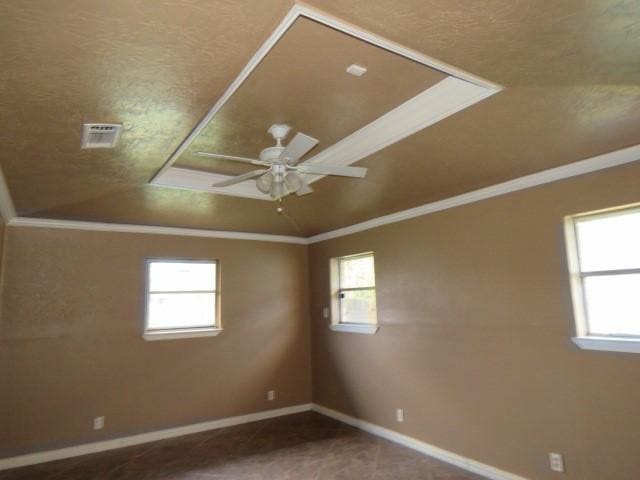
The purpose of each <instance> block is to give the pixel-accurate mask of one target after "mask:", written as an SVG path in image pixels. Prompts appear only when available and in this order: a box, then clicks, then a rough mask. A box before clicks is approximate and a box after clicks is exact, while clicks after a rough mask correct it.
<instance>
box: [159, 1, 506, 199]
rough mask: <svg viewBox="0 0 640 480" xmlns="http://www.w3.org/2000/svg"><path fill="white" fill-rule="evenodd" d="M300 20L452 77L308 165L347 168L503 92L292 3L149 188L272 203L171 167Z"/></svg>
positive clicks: (244, 186) (251, 191)
mask: <svg viewBox="0 0 640 480" xmlns="http://www.w3.org/2000/svg"><path fill="white" fill-rule="evenodd" d="M299 17H306V18H309V19H311V20H314V21H316V22H319V23H322V24H324V25H326V26H328V27H330V28H333V29H336V30H339V31H341V32H344V33H346V34H348V35H350V36H353V37H355V38H358V39H360V40H362V41H365V42H367V43H370V44H372V45H376V46H378V47H380V48H383V49H385V50H387V51H389V52H391V53H394V54H396V55H400V56H403V57H405V58H407V59H410V60H412V61H414V62H417V63H419V64H421V65H424V66H426V67H429V68H435V69H437V70H439V71H441V72H444V73H447V74H448V75H450V77H447V78H446V79H444V80H442V81H441V82H439V83H438V84H436V85H435V86H432V87H430V88H428V89H427V90H425V91H424V92H422V93H421V94H419V95H417V96H415V97H414V98H412V99H410V100H408V101H407V102H405V103H404V104H402V105H400V106H399V107H397V108H395V109H393V110H391V111H390V112H388V113H387V114H385V115H383V116H382V117H380V118H379V119H377V120H375V121H373V122H371V123H370V124H368V125H366V126H364V127H363V128H361V129H360V130H358V131H357V132H355V133H353V134H352V135H350V136H348V137H346V138H344V139H343V140H341V141H340V142H338V143H337V144H335V145H333V146H331V147H329V148H327V149H325V150H324V151H322V152H321V153H320V154H318V155H316V156H315V157H313V158H311V159H309V160H308V161H309V162H311V163H316V162H318V163H327V164H332V163H335V164H341V165H349V164H351V163H354V162H356V161H358V160H360V159H362V158H364V157H366V156H368V155H371V154H372V153H374V152H376V151H378V150H380V149H382V148H385V147H387V146H389V145H391V144H393V143H395V142H398V141H399V140H402V139H403V138H405V137H407V136H409V135H411V134H413V133H415V132H417V131H419V130H421V129H423V128H426V127H427V126H429V125H432V124H434V123H436V122H438V121H440V120H442V119H443V118H446V117H448V116H449V115H453V114H454V113H456V112H458V111H460V110H463V109H464V108H467V107H469V106H470V105H473V104H474V103H476V102H479V101H480V100H482V99H484V98H486V97H488V96H490V95H493V94H495V93H497V92H499V91H500V90H502V88H503V87H501V86H500V85H498V84H496V83H493V82H489V81H487V80H485V79H483V78H480V77H478V76H476V75H472V74H470V73H468V72H465V71H464V70H461V69H459V68H456V67H453V66H451V65H448V64H446V63H444V62H441V61H439V60H436V59H434V58H432V57H429V56H428V55H424V54H422V53H420V52H417V51H415V50H412V49H410V48H407V47H405V46H403V45H400V44H398V43H396V42H392V41H390V40H388V39H386V38H384V37H381V36H379V35H375V34H373V33H371V32H368V31H366V30H363V29H361V28H358V27H356V26H354V25H351V24H348V23H346V22H344V21H342V20H340V19H338V18H335V17H332V16H330V15H327V14H325V13H323V12H321V11H319V10H316V9H314V8H311V7H308V6H306V5H300V4H296V5H294V6H293V7H292V8H291V10H289V12H288V13H287V14H286V15H285V17H284V19H283V20H282V21H281V22H280V24H279V25H278V26H277V27H276V29H275V30H274V31H273V33H272V34H271V35H270V36H269V38H268V39H267V40H266V41H265V42H264V43H263V44H262V45H261V46H260V48H259V49H258V51H257V52H256V53H255V54H254V56H253V57H252V58H251V59H250V60H249V62H248V63H247V65H245V67H244V68H243V69H242V71H241V72H240V74H239V75H238V76H237V77H236V78H235V79H234V81H233V82H232V83H231V85H229V87H228V88H227V90H226V91H225V92H224V94H223V95H222V96H221V97H220V99H218V101H217V102H216V103H215V104H214V105H213V106H212V107H211V109H210V110H209V111H208V112H207V114H206V115H205V116H204V118H202V120H201V121H200V122H199V123H198V125H197V126H196V127H195V128H194V129H193V131H192V132H191V133H190V134H189V135H188V136H187V138H185V140H184V141H183V142H182V143H181V144H180V145H179V146H178V148H177V149H176V150H175V151H174V152H173V153H172V154H171V156H170V157H169V158H168V159H167V161H166V162H165V163H164V165H163V166H162V167H161V168H160V170H159V171H158V172H157V173H156V174H155V175H154V177H153V178H152V179H151V182H150V183H151V184H152V185H162V186H165V187H174V188H185V189H195V190H201V191H207V192H210V193H217V194H222V195H231V196H240V197H248V198H256V199H259V200H268V201H271V198H270V197H269V196H267V195H263V194H261V193H260V192H259V191H257V189H256V188H253V187H254V184H253V181H246V182H242V183H239V184H236V185H233V186H229V187H225V188H213V187H211V184H212V183H214V181H212V179H213V178H214V177H213V176H215V180H216V181H220V180H225V179H228V178H230V177H229V176H227V175H218V174H212V173H208V172H202V171H198V170H192V169H185V168H180V171H179V172H177V171H175V169H174V167H172V165H173V164H174V163H175V162H176V161H177V160H178V158H179V157H180V156H181V155H182V154H183V153H184V152H185V151H186V150H187V148H188V147H189V145H191V143H192V142H193V141H194V140H195V139H196V137H197V136H198V135H199V134H200V133H201V132H202V131H203V130H204V128H206V126H207V125H208V124H209V123H210V122H211V120H212V119H213V118H214V117H215V115H216V114H217V113H218V112H219V111H220V109H222V107H223V106H224V105H225V104H226V102H227V101H228V100H229V99H230V98H231V96H232V95H233V94H234V93H235V92H236V91H237V90H238V88H240V86H241V85H242V84H243V82H244V81H245V80H246V79H247V78H248V77H249V75H250V74H251V73H252V72H253V71H254V70H255V68H256V67H257V66H258V65H259V63H260V62H261V61H262V59H263V58H264V57H265V56H266V55H267V54H268V53H269V51H270V50H271V49H272V48H273V47H274V46H275V45H276V43H277V42H278V40H279V39H280V38H281V37H282V36H283V35H284V34H285V33H286V32H287V30H288V29H289V27H291V25H292V24H293V23H294V22H295V21H296V19H298V18H299ZM198 177H202V178H198ZM323 177H324V176H322V175H314V176H309V181H312V182H313V181H317V180H319V179H321V178H323Z"/></svg>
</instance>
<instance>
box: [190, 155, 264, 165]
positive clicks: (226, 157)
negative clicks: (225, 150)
mask: <svg viewBox="0 0 640 480" xmlns="http://www.w3.org/2000/svg"><path fill="white" fill-rule="evenodd" d="M196 155H198V156H200V157H209V158H219V159H221V160H233V161H234V162H242V163H252V164H253V165H267V164H266V163H265V162H263V161H262V160H258V159H257V158H247V157H236V156H234V155H222V154H221V153H207V152H196Z"/></svg>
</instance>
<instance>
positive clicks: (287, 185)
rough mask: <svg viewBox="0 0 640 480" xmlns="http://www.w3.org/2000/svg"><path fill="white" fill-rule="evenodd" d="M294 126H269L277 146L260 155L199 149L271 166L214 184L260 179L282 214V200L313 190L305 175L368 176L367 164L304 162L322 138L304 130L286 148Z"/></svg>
mask: <svg viewBox="0 0 640 480" xmlns="http://www.w3.org/2000/svg"><path fill="white" fill-rule="evenodd" d="M290 130H291V127H290V126H289V125H283V124H276V125H272V126H271V127H269V130H268V132H269V133H270V134H271V136H272V137H273V138H274V140H275V141H276V144H275V145H274V146H273V147H267V148H265V149H264V150H262V151H261V152H260V155H259V158H247V157H237V156H234V155H223V154H220V153H208V152H197V153H196V155H199V156H201V157H210V158H218V159H221V160H231V161H234V162H242V163H250V164H252V165H260V166H263V167H268V168H261V169H259V170H252V171H251V172H247V173H243V174H242V175H238V176H236V177H233V178H229V179H228V180H223V181H222V182H217V183H214V184H213V185H212V187H228V186H231V185H235V184H237V183H240V182H245V181H247V180H252V179H254V178H255V179H256V187H257V188H258V190H260V191H261V192H262V193H266V194H268V195H270V196H271V198H273V199H274V200H277V201H278V202H279V204H280V205H279V207H278V213H282V199H283V198H284V197H286V196H287V195H290V194H292V193H295V194H296V195H298V196H301V195H306V194H308V193H311V192H313V189H312V188H311V186H310V185H309V184H308V183H307V181H306V180H305V178H304V177H303V176H302V175H301V174H316V175H338V176H341V177H353V178H364V176H365V175H366V174H367V169H366V168H363V167H341V166H334V165H321V164H309V163H306V164H304V163H303V164H300V165H298V162H299V161H300V159H301V158H302V157H303V156H304V155H305V154H307V153H308V152H309V151H310V150H311V149H312V148H313V147H315V146H316V145H317V144H318V140H316V139H315V138H313V137H310V136H309V135H305V134H304V133H301V132H298V133H296V135H295V136H294V137H293V139H292V140H291V141H290V142H289V144H288V145H287V146H286V147H284V146H283V145H282V140H283V139H284V138H285V137H286V136H287V134H288V133H289V131H290Z"/></svg>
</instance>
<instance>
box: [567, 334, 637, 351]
mask: <svg viewBox="0 0 640 480" xmlns="http://www.w3.org/2000/svg"><path fill="white" fill-rule="evenodd" d="M572 340H573V343H575V344H576V345H577V346H578V347H580V348H581V349H583V350H602V351H605V352H626V353H640V339H635V338H621V337H573V338H572Z"/></svg>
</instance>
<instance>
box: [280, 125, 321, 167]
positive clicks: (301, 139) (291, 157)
mask: <svg viewBox="0 0 640 480" xmlns="http://www.w3.org/2000/svg"><path fill="white" fill-rule="evenodd" d="M317 144H318V140H317V139H315V138H313V137H310V136H309V135H305V134H304V133H300V132H298V133H296V136H295V137H293V140H291V141H290V142H289V144H288V145H287V146H286V147H285V149H284V150H283V151H282V153H281V154H280V158H281V159H283V160H285V161H286V163H288V164H289V165H295V164H296V163H297V162H298V160H300V159H301V158H302V157H303V156H304V154H305V153H307V152H308V151H309V150H311V149H312V148H313V147H315V146H316V145H317Z"/></svg>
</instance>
